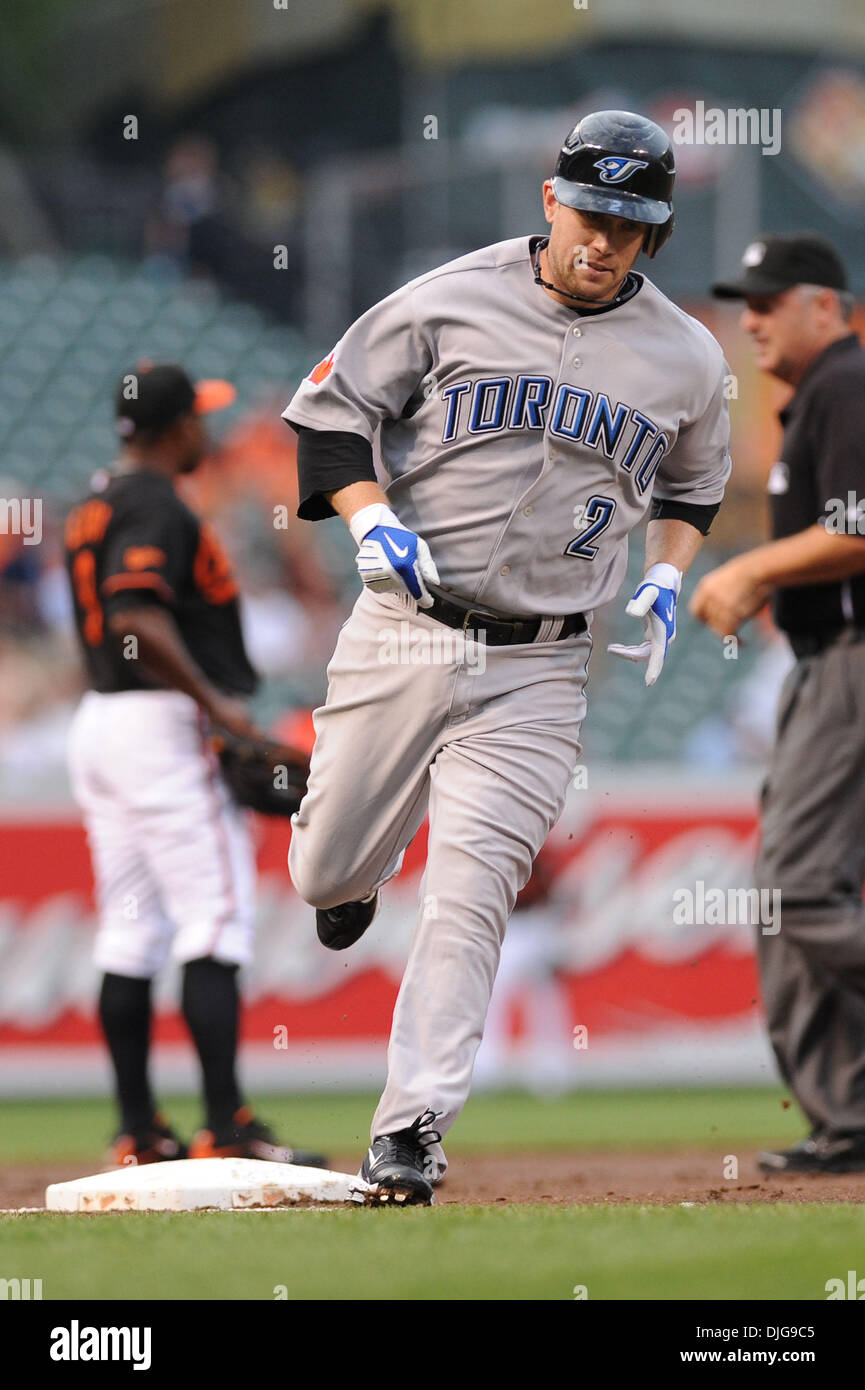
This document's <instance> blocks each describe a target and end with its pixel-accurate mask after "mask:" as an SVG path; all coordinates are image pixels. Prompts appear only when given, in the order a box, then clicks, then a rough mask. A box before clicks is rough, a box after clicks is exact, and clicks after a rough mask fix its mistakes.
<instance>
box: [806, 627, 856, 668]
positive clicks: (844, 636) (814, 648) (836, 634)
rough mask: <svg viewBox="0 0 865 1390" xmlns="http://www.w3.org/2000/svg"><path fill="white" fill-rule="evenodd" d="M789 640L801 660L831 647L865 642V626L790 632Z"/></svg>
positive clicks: (817, 654)
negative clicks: (822, 630)
mask: <svg viewBox="0 0 865 1390" xmlns="http://www.w3.org/2000/svg"><path fill="white" fill-rule="evenodd" d="M787 640H788V641H789V643H790V646H791V647H792V648H793V655H794V656H795V657H796V658H797V660H799V661H801V660H802V658H803V657H805V656H819V655H820V653H821V652H825V651H827V650H828V648H829V647H842V646H843V647H850V646H853V645H854V644H855V643H856V642H865V627H836V628H830V630H829V631H828V632H788V633H787Z"/></svg>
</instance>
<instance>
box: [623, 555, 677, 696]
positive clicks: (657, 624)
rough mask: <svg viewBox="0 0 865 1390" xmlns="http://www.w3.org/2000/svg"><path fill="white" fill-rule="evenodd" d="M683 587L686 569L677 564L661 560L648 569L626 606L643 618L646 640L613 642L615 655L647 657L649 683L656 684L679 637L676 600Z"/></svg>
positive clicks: (627, 610) (631, 657) (635, 615)
mask: <svg viewBox="0 0 865 1390" xmlns="http://www.w3.org/2000/svg"><path fill="white" fill-rule="evenodd" d="M681 587H682V572H681V570H677V569H676V567H675V565H667V564H663V563H662V564H658V565H652V567H651V568H650V569H649V570H647V571H646V574H645V576H644V578H643V582H642V584H641V585H640V586H639V588H638V589H637V592H636V593H635V594H634V596H633V598H632V599H630V601H629V602H628V604H627V605H626V607H625V612H626V613H628V614H629V615H630V617H632V618H642V619H643V628H644V632H645V640H644V641H643V642H641V643H640V644H639V645H638V646H635V647H626V646H622V645H621V644H620V643H618V642H612V643H610V645H609V646H608V647H607V651H608V652H612V654H613V656H621V657H624V659H625V661H647V662H648V663H649V664H648V667H647V669H646V685H654V684H655V681H656V680H657V679H658V677H659V675H660V674H661V668H662V667H663V665H664V661H665V660H666V656H667V652H668V651H669V648H670V643H671V642H673V641H675V638H676V600H677V599H678V597H679V590H680V589H681Z"/></svg>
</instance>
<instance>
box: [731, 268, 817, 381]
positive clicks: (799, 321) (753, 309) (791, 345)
mask: <svg viewBox="0 0 865 1390" xmlns="http://www.w3.org/2000/svg"><path fill="white" fill-rule="evenodd" d="M825 298H826V296H821V295H817V296H815V295H814V293H813V292H811V291H810V290H809V289H808V288H806V287H805V286H802V285H793V286H792V287H791V288H790V289H789V290H784V291H783V292H782V293H781V294H772V295H751V296H749V297H748V298H747V299H746V301H745V308H744V309H743V310H742V315H741V318H740V320H739V322H740V324H741V326H742V328H743V329H744V330H745V332H746V333H748V334H749V335H750V338H751V341H752V343H753V344H754V354H755V357H756V361H757V366H758V367H759V368H760V369H761V371H764V372H769V373H770V374H771V375H772V376H777V377H779V378H780V380H781V381H786V382H789V383H791V384H795V383H796V382H797V381H798V380H799V379H800V378H801V376H802V373H803V372H804V371H805V369H806V367H807V366H808V364H809V362H811V361H812V359H813V358H814V357H815V356H816V354H817V352H819V351H820V346H821V343H822V334H823V332H824V323H825V316H826V304H825V303H824V302H823V301H824V300H825Z"/></svg>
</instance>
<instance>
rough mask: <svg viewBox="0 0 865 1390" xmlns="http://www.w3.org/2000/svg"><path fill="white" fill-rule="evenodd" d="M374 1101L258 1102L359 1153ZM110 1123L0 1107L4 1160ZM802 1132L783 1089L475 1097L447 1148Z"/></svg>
mask: <svg viewBox="0 0 865 1390" xmlns="http://www.w3.org/2000/svg"><path fill="white" fill-rule="evenodd" d="M374 1107H375V1097H374V1096H357V1095H352V1096H340V1095H334V1094H330V1093H327V1092H325V1093H324V1094H313V1095H302V1096H296V1097H286V1096H270V1097H264V1098H262V1100H261V1104H260V1106H259V1107H258V1108H259V1109H260V1111H261V1113H262V1115H264V1117H265V1118H266V1119H268V1120H269V1121H270V1123H271V1124H272V1125H273V1127H274V1128H275V1129H276V1130H277V1132H278V1134H280V1135H284V1136H285V1137H286V1138H289V1139H291V1140H292V1141H294V1142H295V1143H298V1144H304V1145H308V1146H310V1147H312V1146H316V1147H318V1146H320V1147H321V1148H323V1149H325V1150H327V1151H330V1152H334V1153H342V1154H347V1153H354V1152H355V1151H356V1152H357V1153H358V1155H360V1154H362V1153H363V1151H364V1149H365V1148H366V1145H367V1141H368V1135H369V1122H370V1119H371V1117H372V1113H373V1109H374ZM165 1108H166V1109H167V1111H168V1112H169V1114H170V1116H171V1119H172V1122H173V1123H174V1125H175V1126H176V1128H177V1129H178V1131H179V1132H180V1133H181V1134H183V1135H188V1134H190V1133H192V1131H193V1130H194V1129H196V1128H197V1127H198V1126H199V1125H200V1124H201V1115H200V1111H199V1106H198V1102H197V1101H195V1100H193V1099H191V1098H189V1097H182V1098H180V1097H179V1098H177V1099H175V1100H172V1101H169V1102H167V1103H166V1107H165ZM113 1126H114V1114H113V1110H112V1107H111V1105H110V1103H109V1102H108V1101H102V1100H92V1099H91V1100H61V1101H55V1100H50V1101H23V1100H22V1101H5V1102H4V1103H3V1118H2V1124H0V1163H29V1162H46V1161H51V1160H54V1159H57V1160H59V1161H64V1160H66V1159H69V1160H72V1161H75V1160H79V1159H80V1160H88V1159H92V1158H94V1157H95V1156H98V1155H99V1154H100V1153H101V1151H102V1149H103V1147H104V1144H105V1142H106V1141H107V1139H108V1138H109V1137H110V1135H111V1132H112V1129H113ZM804 1129H805V1125H804V1123H803V1121H802V1117H801V1116H800V1114H799V1112H798V1110H797V1109H796V1108H795V1106H791V1107H790V1108H789V1109H785V1108H784V1106H783V1097H782V1092H780V1091H779V1090H774V1089H770V1088H765V1089H758V1088H752V1089H744V1088H740V1089H730V1090H721V1089H717V1090H693V1091H692V1090H657V1091H603V1092H601V1091H585V1092H582V1093H578V1094H572V1095H568V1096H563V1097H556V1098H555V1099H551V1100H543V1099H539V1098H537V1097H532V1096H526V1095H478V1096H477V1097H475V1098H474V1099H472V1100H470V1101H469V1104H468V1105H467V1106H466V1109H465V1111H464V1112H463V1114H462V1116H461V1117H460V1120H459V1122H458V1124H457V1125H456V1126H455V1128H454V1129H453V1130H452V1131H451V1134H450V1135H449V1137H448V1151H449V1152H452V1153H455V1154H456V1153H459V1152H464V1153H467V1152H475V1153H482V1152H487V1153H489V1152H494V1151H500V1150H508V1149H510V1150H513V1151H523V1152H524V1151H526V1150H528V1149H536V1150H541V1149H567V1150H572V1151H578V1150H580V1149H622V1150H627V1149H676V1148H682V1147H689V1148H690V1147H693V1148H700V1147H705V1148H717V1146H718V1144H719V1143H723V1144H724V1145H725V1146H727V1147H729V1146H730V1145H735V1144H739V1145H741V1146H757V1147H759V1146H761V1145H765V1144H776V1143H781V1142H784V1141H787V1140H793V1139H797V1138H799V1137H801V1135H802V1133H803V1131H804Z"/></svg>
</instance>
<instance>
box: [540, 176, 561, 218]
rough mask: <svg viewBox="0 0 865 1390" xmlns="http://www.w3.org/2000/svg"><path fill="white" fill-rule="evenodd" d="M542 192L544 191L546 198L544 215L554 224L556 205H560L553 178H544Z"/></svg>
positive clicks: (544, 197)
mask: <svg viewBox="0 0 865 1390" xmlns="http://www.w3.org/2000/svg"><path fill="white" fill-rule="evenodd" d="M541 192H542V193H543V199H544V217H545V218H546V219H547V221H548V222H549V223H550V225H551V226H552V222H553V217H554V216H555V211H556V207H557V206H558V199H557V198H556V195H555V193H554V192H553V181H552V179H544V182H543V187H542V189H541Z"/></svg>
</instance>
